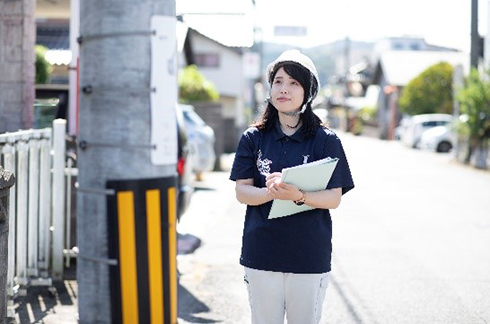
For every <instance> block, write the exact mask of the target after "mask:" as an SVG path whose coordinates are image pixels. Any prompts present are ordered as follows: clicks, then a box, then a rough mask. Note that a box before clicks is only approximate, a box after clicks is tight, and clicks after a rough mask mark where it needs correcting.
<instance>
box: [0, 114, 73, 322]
mask: <svg viewBox="0 0 490 324" xmlns="http://www.w3.org/2000/svg"><path fill="white" fill-rule="evenodd" d="M65 135H66V121H65V120H63V119H57V120H55V121H54V122H53V128H45V129H39V130H22V131H19V132H15V133H5V134H0V165H3V167H4V169H5V170H9V171H11V172H13V173H14V174H15V177H16V179H17V182H16V185H15V186H14V187H12V188H11V189H10V199H9V241H8V251H9V255H8V271H7V295H8V296H9V298H10V299H11V300H10V302H12V301H13V299H14V298H15V297H16V296H19V295H24V294H25V293H26V289H27V287H28V286H29V285H46V286H51V285H52V280H53V279H55V280H56V279H62V277H63V267H64V265H63V257H64V251H66V250H67V249H69V247H68V246H67V245H66V244H69V241H65V237H66V232H69V229H68V230H67V228H66V226H65V224H66V223H67V221H66V217H67V213H65V205H66V201H67V199H69V198H70V197H69V196H66V190H67V188H66V186H65V183H66V179H65V174H72V173H73V172H71V170H65V164H66V163H65V160H66V159H65V149H66V144H65ZM68 214H69V213H68ZM11 312H13V309H9V314H8V316H9V317H13V315H14V314H11Z"/></svg>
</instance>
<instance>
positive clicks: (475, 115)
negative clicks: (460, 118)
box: [457, 69, 490, 168]
mask: <svg viewBox="0 0 490 324" xmlns="http://www.w3.org/2000/svg"><path fill="white" fill-rule="evenodd" d="M485 74H486V75H480V73H479V72H478V70H477V69H472V70H471V72H470V75H469V76H468V77H467V78H466V79H465V82H464V86H463V88H462V89H460V90H459V91H458V95H457V99H458V101H459V102H460V109H461V113H462V114H464V116H465V119H466V120H465V123H463V124H462V125H460V129H459V130H460V134H461V135H463V136H464V135H466V137H467V138H468V140H469V147H468V152H467V156H466V158H465V162H469V161H470V159H471V155H472V153H473V152H474V151H475V149H480V150H482V151H487V150H488V140H489V139H490V81H489V80H490V79H489V78H490V72H489V71H487V72H486V73H485ZM481 167H482V168H486V164H485V161H482V166H481Z"/></svg>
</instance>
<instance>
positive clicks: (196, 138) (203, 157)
mask: <svg viewBox="0 0 490 324" xmlns="http://www.w3.org/2000/svg"><path fill="white" fill-rule="evenodd" d="M179 106H180V107H181V109H182V112H183V113H184V122H185V126H186V129H187V134H188V135H189V142H190V143H191V149H192V151H193V152H192V153H193V154H192V158H193V163H192V166H193V171H194V172H195V173H196V175H197V178H198V179H200V178H201V174H202V173H203V172H207V171H212V170H213V169H214V164H215V161H216V153H215V151H214V142H215V140H216V138H215V136H214V130H213V129H212V128H211V127H210V126H208V125H207V124H206V123H205V122H204V120H202V118H201V117H200V116H199V115H198V114H197V113H196V112H195V111H194V107H193V106H191V105H182V104H179Z"/></svg>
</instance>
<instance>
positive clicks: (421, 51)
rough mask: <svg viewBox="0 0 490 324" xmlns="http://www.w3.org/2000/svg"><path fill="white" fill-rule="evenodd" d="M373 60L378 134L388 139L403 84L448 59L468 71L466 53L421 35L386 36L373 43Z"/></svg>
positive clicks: (397, 115)
mask: <svg viewBox="0 0 490 324" xmlns="http://www.w3.org/2000/svg"><path fill="white" fill-rule="evenodd" d="M375 51H376V55H375V57H376V61H375V65H374V74H373V80H372V84H376V85H379V87H380V91H379V97H378V101H377V106H378V125H379V137H380V138H382V139H391V138H392V135H393V130H394V127H396V126H397V124H398V121H399V120H400V118H401V116H400V113H399V111H398V108H397V107H398V98H399V97H400V94H401V93H402V91H403V87H404V86H405V85H406V84H407V83H409V82H410V81H411V80H412V79H413V78H415V77H416V76H417V75H419V74H420V73H421V72H423V71H424V70H425V69H427V68H429V67H430V66H432V65H434V64H437V63H440V62H447V63H449V64H451V65H453V66H454V67H455V66H458V65H461V66H462V67H463V70H464V71H465V72H466V73H467V72H468V71H469V55H467V54H465V53H463V52H460V51H457V50H454V49H449V48H444V47H439V46H432V45H428V44H427V43H425V41H424V40H423V39H420V38H410V37H407V38H402V37H400V38H389V39H386V40H382V41H380V43H379V44H377V45H376V46H375Z"/></svg>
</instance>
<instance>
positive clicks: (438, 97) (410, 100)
mask: <svg viewBox="0 0 490 324" xmlns="http://www.w3.org/2000/svg"><path fill="white" fill-rule="evenodd" d="M452 78H453V67H452V66H451V65H450V64H449V63H446V62H440V63H437V64H435V65H433V66H431V67H429V68H427V69H426V70H425V71H423V72H422V73H420V74H419V75H418V76H417V77H415V78H414V79H412V80H411V81H410V82H409V83H408V84H407V86H406V87H405V88H404V89H403V92H402V94H401V96H400V100H399V102H398V104H399V108H400V110H401V111H402V112H405V113H407V114H409V115H418V114H431V113H446V114H450V113H452V110H453V94H452Z"/></svg>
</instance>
